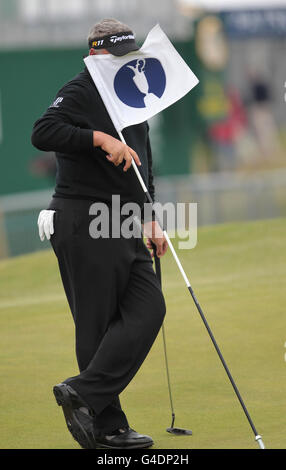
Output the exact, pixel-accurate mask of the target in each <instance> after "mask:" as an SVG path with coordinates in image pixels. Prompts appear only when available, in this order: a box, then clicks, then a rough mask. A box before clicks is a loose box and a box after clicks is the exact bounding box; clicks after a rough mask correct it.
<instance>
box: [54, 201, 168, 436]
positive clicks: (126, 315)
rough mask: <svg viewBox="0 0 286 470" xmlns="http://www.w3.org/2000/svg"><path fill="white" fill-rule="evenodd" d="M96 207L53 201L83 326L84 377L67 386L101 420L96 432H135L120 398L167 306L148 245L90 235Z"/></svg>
mask: <svg viewBox="0 0 286 470" xmlns="http://www.w3.org/2000/svg"><path fill="white" fill-rule="evenodd" d="M91 203H92V201H86V200H74V199H62V198H53V200H52V201H51V203H50V206H49V209H54V210H55V211H56V213H55V218H54V227H55V233H54V235H52V237H51V244H52V247H53V249H54V252H55V254H56V256H57V259H58V264H59V269H60V273H61V278H62V282H63V286H64V289H65V293H66V296H67V299H68V302H69V306H70V310H71V312H72V315H73V319H74V322H75V335H76V355H77V361H78V366H79V371H80V373H79V374H78V375H76V376H74V377H69V378H67V379H66V380H65V382H66V383H69V384H70V385H71V386H72V387H73V388H74V389H75V390H76V391H77V392H78V393H79V395H80V396H81V397H82V398H83V399H84V400H85V401H86V403H87V404H88V405H89V406H90V407H91V408H92V409H93V411H94V413H95V424H96V428H97V429H98V431H100V432H105V433H108V432H112V431H113V430H115V429H118V428H120V427H122V426H125V425H127V424H128V421H127V418H126V416H125V413H124V412H123V410H122V408H121V405H120V400H119V394H120V393H121V392H122V391H123V390H124V388H125V387H126V386H127V385H128V383H129V382H130V381H131V379H132V378H133V377H134V375H135V374H136V372H137V371H138V369H139V367H140V366H141V364H142V363H143V361H144V359H145V358H146V356H147V354H148V352H149V350H150V348H151V346H152V344H153V342H154V340H155V338H156V336H157V334H158V332H159V330H160V327H161V325H162V322H163V319H164V315H165V302H164V298H163V294H162V291H161V287H160V284H159V282H158V279H157V277H156V275H155V273H154V270H153V265H152V259H151V256H150V253H149V251H148V249H147V248H146V246H145V244H144V242H143V240H142V238H130V239H126V238H123V237H122V236H121V237H120V238H98V239H94V238H92V237H91V236H90V234H89V224H90V222H91V220H92V216H89V207H90V205H91Z"/></svg>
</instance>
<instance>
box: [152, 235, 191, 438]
mask: <svg viewBox="0 0 286 470" xmlns="http://www.w3.org/2000/svg"><path fill="white" fill-rule="evenodd" d="M152 247H153V253H154V262H155V271H156V276H157V278H158V281H159V283H160V286H161V287H162V274H161V263H160V259H159V258H158V256H157V253H156V245H155V244H154V243H153V242H152ZM162 334H163V345H164V355H165V365H166V373H167V381H168V390H169V398H170V406H171V413H172V422H171V426H170V427H169V428H167V429H166V431H167V432H169V433H170V434H175V435H177V436H183V435H185V436H186V435H187V436H191V435H192V434H193V433H192V431H190V430H189V429H183V428H175V427H174V424H175V418H176V416H175V411H174V405H173V398H172V391H171V381H170V374H169V365H168V356H167V345H166V335H165V328H164V323H163V324H162Z"/></svg>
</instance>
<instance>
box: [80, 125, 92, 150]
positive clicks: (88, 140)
mask: <svg viewBox="0 0 286 470" xmlns="http://www.w3.org/2000/svg"><path fill="white" fill-rule="evenodd" d="M80 147H81V149H82V150H92V149H93V130H91V129H80Z"/></svg>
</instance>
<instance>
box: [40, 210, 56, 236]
mask: <svg viewBox="0 0 286 470" xmlns="http://www.w3.org/2000/svg"><path fill="white" fill-rule="evenodd" d="M54 213H55V211H52V210H42V211H41V212H40V213H39V217H38V227H39V236H40V239H41V240H42V242H43V241H44V240H45V236H46V238H47V240H49V239H50V238H51V235H53V233H54Z"/></svg>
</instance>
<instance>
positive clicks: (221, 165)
mask: <svg viewBox="0 0 286 470" xmlns="http://www.w3.org/2000/svg"><path fill="white" fill-rule="evenodd" d="M226 96H227V100H228V113H227V117H226V118H225V119H223V120H221V121H218V122H215V123H214V124H212V125H210V127H209V129H208V134H209V138H210V143H211V147H212V149H213V154H214V156H213V158H214V160H213V168H212V170H214V171H229V170H235V168H236V164H237V155H236V145H235V144H236V141H237V139H238V138H239V136H240V135H241V133H242V131H243V130H244V129H245V127H246V122H247V118H246V113H245V110H244V106H243V103H242V100H241V99H240V95H239V93H238V91H237V90H234V89H233V90H230V91H228V92H227V93H226Z"/></svg>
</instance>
